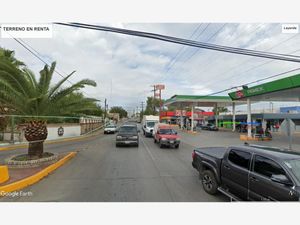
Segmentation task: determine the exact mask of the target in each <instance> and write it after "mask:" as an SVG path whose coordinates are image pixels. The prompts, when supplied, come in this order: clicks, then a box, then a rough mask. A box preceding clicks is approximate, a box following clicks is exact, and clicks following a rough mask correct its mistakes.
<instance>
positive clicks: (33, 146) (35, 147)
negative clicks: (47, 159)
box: [28, 141, 44, 158]
mask: <svg viewBox="0 0 300 225" xmlns="http://www.w3.org/2000/svg"><path fill="white" fill-rule="evenodd" d="M43 152H44V141H38V142H30V143H29V146H28V155H29V156H30V157H34V156H37V157H39V158H41V157H42V156H43Z"/></svg>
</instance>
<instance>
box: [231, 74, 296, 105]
mask: <svg viewBox="0 0 300 225" xmlns="http://www.w3.org/2000/svg"><path fill="white" fill-rule="evenodd" d="M229 96H230V98H231V99H232V100H234V101H239V100H247V99H250V100H251V101H269V102H270V101H280V102H299V101H300V74H297V75H293V76H290V77H286V78H282V79H279V80H275V81H271V82H268V83H264V84H260V85H256V86H253V87H250V88H247V87H244V88H243V89H242V90H239V91H235V92H231V93H229Z"/></svg>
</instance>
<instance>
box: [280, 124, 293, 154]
mask: <svg viewBox="0 0 300 225" xmlns="http://www.w3.org/2000/svg"><path fill="white" fill-rule="evenodd" d="M280 129H281V131H282V132H283V133H285V135H286V136H288V138H289V149H290V150H291V149H292V135H293V133H295V131H296V126H295V124H294V122H293V121H292V120H291V119H288V118H287V119H285V120H284V121H283V122H282V123H281V124H280Z"/></svg>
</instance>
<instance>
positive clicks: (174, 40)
mask: <svg viewBox="0 0 300 225" xmlns="http://www.w3.org/2000/svg"><path fill="white" fill-rule="evenodd" d="M55 24H58V25H63V26H71V27H77V28H84V29H92V30H99V31H108V32H114V33H121V34H127V35H132V36H139V37H145V38H151V39H156V40H161V41H166V42H171V43H177V44H182V45H187V46H194V47H198V48H205V49H209V50H215V51H222V52H229V53H234V54H240V55H248V56H254V57H261V58H270V59H276V60H282V61H290V62H300V59H299V57H300V56H296V55H285V54H279V53H269V52H262V51H256V50H249V49H242V48H233V47H227V46H221V45H214V44H207V43H203V42H197V41H191V40H187V39H182V38H175V37H171V36H166V35H158V34H154V33H147V32H140V31H134V30H128V29H120V28H112V27H105V26H96V25H88V24H80V23H71V24H68V23H55Z"/></svg>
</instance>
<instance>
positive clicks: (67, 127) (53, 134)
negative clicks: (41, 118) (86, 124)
mask: <svg viewBox="0 0 300 225" xmlns="http://www.w3.org/2000/svg"><path fill="white" fill-rule="evenodd" d="M60 127H62V128H63V131H64V132H63V135H62V136H59V135H58V128H60ZM47 129H48V137H47V140H54V139H59V138H66V137H75V136H80V134H81V127H80V125H79V124H48V125H47Z"/></svg>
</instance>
